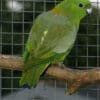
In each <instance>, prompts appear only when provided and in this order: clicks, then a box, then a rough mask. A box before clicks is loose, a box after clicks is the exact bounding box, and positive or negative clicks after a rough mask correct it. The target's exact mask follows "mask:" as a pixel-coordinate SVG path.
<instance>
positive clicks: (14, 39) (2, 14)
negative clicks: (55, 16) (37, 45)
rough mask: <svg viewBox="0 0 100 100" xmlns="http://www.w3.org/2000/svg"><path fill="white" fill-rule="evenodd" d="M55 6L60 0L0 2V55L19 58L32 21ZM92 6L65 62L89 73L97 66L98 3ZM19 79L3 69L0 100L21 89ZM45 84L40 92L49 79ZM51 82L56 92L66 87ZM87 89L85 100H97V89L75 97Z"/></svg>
mask: <svg viewBox="0 0 100 100" xmlns="http://www.w3.org/2000/svg"><path fill="white" fill-rule="evenodd" d="M58 2H60V0H0V53H1V54H10V55H18V56H20V55H22V53H23V51H24V46H25V43H26V41H27V38H28V34H29V30H30V28H31V26H32V23H33V21H34V20H35V18H36V17H37V16H38V15H39V14H40V13H42V12H45V11H48V10H50V9H52V8H53V7H54V6H55V5H56V4H57V3H58ZM92 4H94V5H95V7H94V9H93V14H92V16H87V17H85V18H84V19H83V20H82V21H81V24H80V29H79V32H78V35H77V39H76V43H75V45H74V47H73V49H72V51H71V53H70V55H69V56H68V57H67V58H66V60H65V62H64V63H65V64H66V65H67V66H71V68H78V69H91V68H95V67H99V66H100V10H99V9H100V8H99V5H100V1H99V0H97V2H92ZM20 76H21V72H19V71H13V70H5V69H2V70H1V71H0V100H2V97H3V96H5V95H7V94H13V93H14V92H15V91H18V90H20V89H21V88H20V87H19V79H20ZM44 80H45V81H44V85H43V89H45V88H46V86H45V85H46V84H47V83H48V84H50V79H48V78H46V77H45V78H44ZM51 80H52V81H53V82H52V85H53V86H54V88H55V89H56V88H58V87H62V88H65V87H66V86H64V85H62V82H58V81H56V80H55V79H52V78H51ZM47 81H49V82H47ZM86 89H89V91H87V92H86V93H85V94H84V95H86V96H87V100H88V98H89V97H91V96H92V97H95V100H100V88H99V86H97V87H95V88H93V87H88V88H83V89H81V90H80V91H79V92H77V94H81V95H83V94H82V93H83V91H84V90H86ZM55 95H56V97H55V98H53V100H56V99H57V91H56V93H55ZM34 100H35V99H34ZM36 100H37V99H36ZM43 100H45V99H43ZM73 100H74V98H73ZM80 100H81V99H80Z"/></svg>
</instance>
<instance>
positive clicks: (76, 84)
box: [0, 55, 100, 94]
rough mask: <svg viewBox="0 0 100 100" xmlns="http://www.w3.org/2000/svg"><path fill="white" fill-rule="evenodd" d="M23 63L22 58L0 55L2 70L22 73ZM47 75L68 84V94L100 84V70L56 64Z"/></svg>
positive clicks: (48, 70)
mask: <svg viewBox="0 0 100 100" xmlns="http://www.w3.org/2000/svg"><path fill="white" fill-rule="evenodd" d="M22 66H23V63H22V59H21V57H18V56H11V55H0V68H1V69H12V70H19V71H22V70H23V68H22ZM45 74H46V75H49V76H52V77H55V78H57V79H60V80H64V81H66V82H67V85H68V89H67V90H66V93H68V94H72V93H74V92H76V91H77V90H78V89H80V88H81V87H83V86H87V85H90V84H95V83H100V68H95V69H91V70H76V69H70V68H67V67H65V66H64V65H63V64H62V65H59V64H54V65H51V66H50V67H48V69H47V70H46V71H45Z"/></svg>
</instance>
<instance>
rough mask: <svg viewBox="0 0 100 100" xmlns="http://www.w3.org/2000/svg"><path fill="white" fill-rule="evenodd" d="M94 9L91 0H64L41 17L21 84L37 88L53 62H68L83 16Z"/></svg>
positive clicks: (25, 56)
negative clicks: (67, 58)
mask: <svg viewBox="0 0 100 100" xmlns="http://www.w3.org/2000/svg"><path fill="white" fill-rule="evenodd" d="M91 12H92V8H91V3H90V1H89V0H64V1H62V2H60V3H59V4H57V5H56V6H55V7H54V8H53V9H51V10H50V11H47V12H44V13H42V14H40V15H39V16H38V17H37V19H36V20H35V21H34V22H33V26H32V28H31V30H30V34H29V38H28V41H27V43H26V47H25V51H24V53H23V63H24V66H23V69H24V71H23V75H22V77H21V80H20V85H21V86H23V85H28V86H30V87H35V86H36V85H37V83H38V81H39V78H40V76H41V75H42V74H43V72H44V71H45V70H46V68H47V67H48V66H49V65H50V64H54V63H62V62H63V61H64V59H65V57H66V56H67V55H68V54H69V52H70V51H71V49H72V47H73V44H74V42H75V39H76V35H77V32H78V29H79V24H80V21H81V19H82V18H83V17H85V16H86V15H87V14H90V13H91Z"/></svg>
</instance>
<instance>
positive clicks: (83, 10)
mask: <svg viewBox="0 0 100 100" xmlns="http://www.w3.org/2000/svg"><path fill="white" fill-rule="evenodd" d="M52 11H53V12H54V13H59V14H62V15H65V16H67V17H69V18H70V19H71V20H72V21H73V22H74V23H75V24H76V26H77V28H78V26H79V25H78V24H79V22H80V20H81V19H82V18H84V17H85V16H86V15H87V14H91V13H92V8H91V3H90V1H89V0H63V1H62V2H61V3H59V4H58V5H57V6H56V7H55V8H54V9H53V10H52Z"/></svg>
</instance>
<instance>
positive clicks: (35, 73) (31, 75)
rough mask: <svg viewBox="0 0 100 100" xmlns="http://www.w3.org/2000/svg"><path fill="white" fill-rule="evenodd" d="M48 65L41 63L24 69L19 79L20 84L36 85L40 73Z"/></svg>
mask: <svg viewBox="0 0 100 100" xmlns="http://www.w3.org/2000/svg"><path fill="white" fill-rule="evenodd" d="M48 65H49V64H46V65H41V66H37V67H33V68H30V69H27V70H26V71H24V72H23V76H22V77H21V79H20V86H28V87H36V85H37V83H38V81H39V78H40V76H41V74H42V73H43V72H44V71H45V70H46V68H47V67H48Z"/></svg>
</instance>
